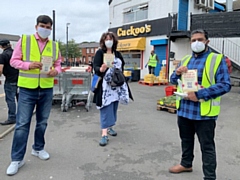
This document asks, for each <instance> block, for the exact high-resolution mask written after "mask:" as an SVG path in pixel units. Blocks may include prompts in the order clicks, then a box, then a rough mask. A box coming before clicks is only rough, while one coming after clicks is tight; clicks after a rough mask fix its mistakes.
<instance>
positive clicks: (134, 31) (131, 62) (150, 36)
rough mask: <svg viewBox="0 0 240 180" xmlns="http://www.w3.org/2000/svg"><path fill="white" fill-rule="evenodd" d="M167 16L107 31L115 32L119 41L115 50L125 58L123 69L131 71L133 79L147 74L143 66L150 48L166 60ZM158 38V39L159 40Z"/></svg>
mask: <svg viewBox="0 0 240 180" xmlns="http://www.w3.org/2000/svg"><path fill="white" fill-rule="evenodd" d="M168 27H169V18H162V19H156V20H152V21H144V22H139V23H134V24H128V25H123V26H121V27H116V28H110V29H109V31H111V32H114V33H116V34H117V36H118V39H119V43H118V47H117V50H118V51H120V52H121V53H122V55H123V58H124V60H125V69H129V70H131V71H132V72H133V77H132V78H133V80H136V81H138V80H139V79H140V78H141V79H142V78H143V77H144V76H145V75H146V74H148V70H147V68H145V65H146V63H147V62H148V59H149V55H150V52H151V50H152V49H154V50H155V53H156V54H157V55H158V57H159V59H160V61H161V62H160V64H161V63H162V60H166V59H167V58H166V53H167V50H168V48H167V43H168V41H167V40H166V38H167V36H166V35H167V34H168V32H169V28H168ZM159 40H160V41H159ZM160 68H161V65H158V66H157V68H156V69H155V72H154V74H155V75H156V76H158V75H159V70H160Z"/></svg>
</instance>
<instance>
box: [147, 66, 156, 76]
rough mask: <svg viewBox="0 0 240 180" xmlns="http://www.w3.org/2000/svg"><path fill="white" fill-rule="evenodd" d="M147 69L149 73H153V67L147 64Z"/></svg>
mask: <svg viewBox="0 0 240 180" xmlns="http://www.w3.org/2000/svg"><path fill="white" fill-rule="evenodd" d="M148 71H149V74H154V71H155V67H152V66H148Z"/></svg>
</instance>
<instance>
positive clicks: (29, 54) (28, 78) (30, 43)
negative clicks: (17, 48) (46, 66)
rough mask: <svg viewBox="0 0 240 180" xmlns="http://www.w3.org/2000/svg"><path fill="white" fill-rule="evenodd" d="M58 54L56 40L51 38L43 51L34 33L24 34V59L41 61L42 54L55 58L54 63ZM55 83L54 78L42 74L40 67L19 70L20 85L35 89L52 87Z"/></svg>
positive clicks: (25, 60) (26, 60)
mask: <svg viewBox="0 0 240 180" xmlns="http://www.w3.org/2000/svg"><path fill="white" fill-rule="evenodd" d="M58 54H59V49H58V44H57V43H56V42H54V41H51V40H49V41H48V42H47V44H46V45H45V47H44V49H43V51H42V53H41V52H40V49H39V46H38V42H37V40H36V38H35V36H34V35H30V36H28V35H23V36H22V60H23V61H24V62H41V57H42V56H48V57H52V58H53V64H54V62H55V61H56V60H57V59H58ZM52 68H53V67H52ZM53 85H54V78H53V77H50V76H48V75H47V74H40V69H30V70H20V71H19V77H18V86H19V87H24V88H29V89H35V88H37V87H40V88H52V87H53Z"/></svg>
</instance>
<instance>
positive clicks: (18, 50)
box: [10, 33, 62, 73]
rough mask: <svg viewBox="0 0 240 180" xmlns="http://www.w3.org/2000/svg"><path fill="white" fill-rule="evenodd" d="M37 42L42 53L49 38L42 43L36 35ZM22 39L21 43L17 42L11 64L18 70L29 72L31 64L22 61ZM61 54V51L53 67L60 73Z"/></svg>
mask: <svg viewBox="0 0 240 180" xmlns="http://www.w3.org/2000/svg"><path fill="white" fill-rule="evenodd" d="M34 36H35V38H36V40H37V42H38V46H39V48H40V51H41V52H42V51H43V48H44V47H45V45H46V43H47V42H48V38H47V39H46V41H41V39H40V38H39V36H38V34H37V33H36V34H34ZM22 56H23V55H22V39H19V41H18V42H17V44H16V46H15V48H14V51H13V54H12V58H11V60H10V64H11V66H12V67H14V68H16V69H21V70H29V66H30V64H31V62H24V61H23V60H22ZM61 59H62V58H61V53H60V51H59V55H58V59H57V60H56V61H55V62H54V64H53V66H54V68H55V69H56V70H57V72H58V73H60V72H61Z"/></svg>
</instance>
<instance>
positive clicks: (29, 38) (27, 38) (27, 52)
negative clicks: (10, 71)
mask: <svg viewBox="0 0 240 180" xmlns="http://www.w3.org/2000/svg"><path fill="white" fill-rule="evenodd" d="M30 47H31V36H29V35H27V36H26V62H30Z"/></svg>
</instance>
